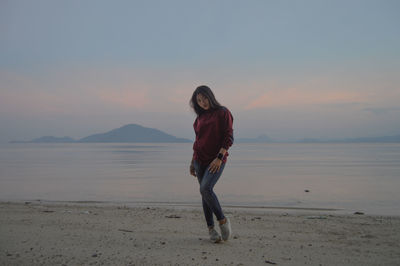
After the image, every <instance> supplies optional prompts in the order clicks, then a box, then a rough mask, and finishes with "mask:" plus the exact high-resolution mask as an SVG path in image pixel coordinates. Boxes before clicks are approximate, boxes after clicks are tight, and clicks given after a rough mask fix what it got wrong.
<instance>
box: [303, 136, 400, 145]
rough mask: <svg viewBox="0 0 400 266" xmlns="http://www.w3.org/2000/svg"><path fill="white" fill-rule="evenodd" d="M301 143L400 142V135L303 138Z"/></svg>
mask: <svg viewBox="0 0 400 266" xmlns="http://www.w3.org/2000/svg"><path fill="white" fill-rule="evenodd" d="M297 142H301V143H374V142H375V143H395V142H400V135H396V136H384V137H368V138H348V139H330V140H321V139H302V140H299V141H297Z"/></svg>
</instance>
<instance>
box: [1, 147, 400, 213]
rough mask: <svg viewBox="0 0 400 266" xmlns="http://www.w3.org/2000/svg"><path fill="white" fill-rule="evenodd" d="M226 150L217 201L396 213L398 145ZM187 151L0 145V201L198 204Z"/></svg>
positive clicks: (399, 166) (398, 201)
mask: <svg viewBox="0 0 400 266" xmlns="http://www.w3.org/2000/svg"><path fill="white" fill-rule="evenodd" d="M230 153H231V156H230V157H229V159H228V163H227V166H226V167H225V171H224V173H223V175H222V177H221V179H220V180H219V182H218V183H217V185H216V187H215V191H216V193H217V195H218V196H219V198H220V201H221V202H222V203H223V205H241V206H243V205H244V206H269V207H295V208H335V209H341V210H344V211H364V212H366V213H369V214H386V215H400V207H399V206H400V193H399V189H400V144H360V143H358V144H293V143H291V144H235V145H234V146H233V147H232V148H231V150H230ZM191 156H192V145H191V144H151V143H149V144H131V143H127V144H83V143H80V144H25V143H24V144H2V145H1V146H0V200H3V201H4V200H16V201H21V200H36V199H41V200H49V201H106V202H127V203H128V202H130V203H132V202H166V203H194V204H200V195H199V192H198V183H197V180H196V179H195V178H194V177H192V176H190V175H189V162H190V159H191ZM305 190H309V191H310V192H305Z"/></svg>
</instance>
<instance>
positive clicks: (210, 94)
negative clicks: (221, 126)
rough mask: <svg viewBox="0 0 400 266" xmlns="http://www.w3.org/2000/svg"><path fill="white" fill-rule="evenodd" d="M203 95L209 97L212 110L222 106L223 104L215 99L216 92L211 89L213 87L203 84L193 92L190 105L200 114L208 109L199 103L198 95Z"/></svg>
mask: <svg viewBox="0 0 400 266" xmlns="http://www.w3.org/2000/svg"><path fill="white" fill-rule="evenodd" d="M199 94H201V95H203V96H204V97H206V98H207V99H208V102H209V103H210V110H215V109H218V108H221V107H222V105H221V104H220V103H219V102H218V101H217V99H215V96H214V93H213V92H212V91H211V89H210V88H209V87H207V86H205V85H201V86H199V87H197V88H196V90H195V91H194V92H193V95H192V98H191V99H190V102H189V104H190V106H191V107H192V108H193V110H194V111H195V113H196V114H197V115H198V116H199V115H201V114H202V113H204V112H205V111H206V110H204V109H203V108H201V107H200V106H199V104H198V103H197V95H199Z"/></svg>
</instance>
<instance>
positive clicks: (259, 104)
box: [245, 88, 366, 109]
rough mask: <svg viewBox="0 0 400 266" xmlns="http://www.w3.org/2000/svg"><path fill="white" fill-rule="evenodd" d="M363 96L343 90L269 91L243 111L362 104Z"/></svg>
mask: <svg viewBox="0 0 400 266" xmlns="http://www.w3.org/2000/svg"><path fill="white" fill-rule="evenodd" d="M365 100H366V97H365V95H364V94H362V93H359V92H352V91H345V90H318V89H299V88H287V89H279V90H278V89H277V90H270V91H268V92H266V93H263V94H261V95H258V97H257V98H256V99H253V100H252V101H250V102H249V103H248V104H247V105H246V107H245V109H256V108H266V107H280V106H299V105H300V106H301V105H313V104H334V103H350V102H360V101H361V102H363V101H365Z"/></svg>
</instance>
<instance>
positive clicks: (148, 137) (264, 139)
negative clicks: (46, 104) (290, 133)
mask: <svg viewBox="0 0 400 266" xmlns="http://www.w3.org/2000/svg"><path fill="white" fill-rule="evenodd" d="M124 142H138V143H145V142H148V143H151V142H153V143H154V142H155V143H163V142H165V143H192V142H193V141H192V140H190V139H186V138H178V137H175V136H173V135H170V134H167V133H165V132H163V131H161V130H158V129H155V128H148V127H143V126H141V125H138V124H128V125H125V126H122V127H120V128H117V129H113V130H111V131H108V132H106V133H98V134H93V135H90V136H87V137H84V138H82V139H78V140H75V139H73V138H70V137H67V136H65V137H54V136H43V137H40V138H36V139H33V140H30V141H10V143H124ZM235 143H400V135H395V136H383V137H360V138H347V139H317V138H305V139H300V140H291V141H281V140H274V139H272V138H270V137H268V136H267V135H266V134H262V135H260V136H258V137H255V138H237V139H236V138H235Z"/></svg>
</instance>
